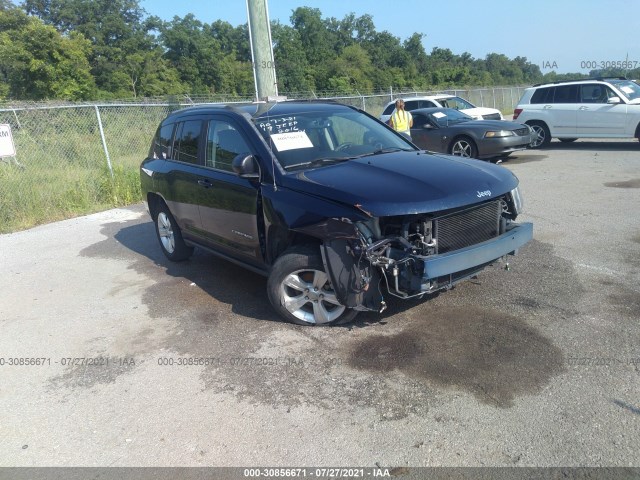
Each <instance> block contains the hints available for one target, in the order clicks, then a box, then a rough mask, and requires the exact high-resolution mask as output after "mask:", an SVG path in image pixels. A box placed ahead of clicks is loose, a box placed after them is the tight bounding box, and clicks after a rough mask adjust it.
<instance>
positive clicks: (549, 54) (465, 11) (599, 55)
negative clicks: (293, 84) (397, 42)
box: [140, 0, 640, 73]
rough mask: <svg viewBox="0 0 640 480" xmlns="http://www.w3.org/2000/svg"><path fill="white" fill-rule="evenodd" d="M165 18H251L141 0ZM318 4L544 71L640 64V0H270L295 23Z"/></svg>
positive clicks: (198, 0)
mask: <svg viewBox="0 0 640 480" xmlns="http://www.w3.org/2000/svg"><path fill="white" fill-rule="evenodd" d="M140 5H141V6H142V7H143V8H144V9H145V10H146V11H147V13H148V14H150V15H157V16H159V17H160V18H162V19H164V20H171V19H172V18H173V17H174V16H176V15H177V16H179V17H184V16H185V15H187V14H188V13H193V14H194V15H195V17H196V18H197V19H198V20H200V21H202V22H205V23H211V22H214V21H216V20H225V21H227V22H229V23H230V24H231V25H233V26H237V25H240V24H243V23H246V21H247V10H246V2H245V0H225V1H221V0H178V1H176V0H141V1H140ZM302 6H307V7H313V8H318V9H320V11H321V12H322V17H323V18H325V17H335V18H337V19H342V18H344V16H345V15H347V14H349V13H354V14H355V15H356V16H361V15H364V14H369V15H371V16H372V17H373V22H374V25H375V27H376V30H377V31H383V30H387V31H389V32H390V33H392V34H393V35H395V36H396V37H399V38H400V39H401V40H403V41H404V40H406V39H407V38H408V37H410V36H411V35H412V34H413V33H414V32H418V33H422V34H425V37H424V38H423V44H424V47H425V50H426V52H427V53H430V52H431V50H432V49H433V48H434V47H439V48H448V49H450V50H451V51H452V52H453V53H455V54H458V55H459V54H461V53H464V52H469V53H471V55H472V56H473V57H475V58H484V57H485V56H486V55H487V54H488V53H502V54H504V55H506V56H508V57H509V58H515V57H517V56H521V57H526V58H527V60H529V61H530V62H532V63H535V64H537V65H538V66H539V67H540V70H541V71H542V73H548V72H550V71H551V70H555V71H556V72H558V73H569V72H570V73H576V72H579V73H588V72H589V70H592V69H596V68H601V67H604V66H607V62H617V61H625V60H629V61H630V62H632V63H633V64H634V65H635V66H634V67H633V68H639V67H640V0H618V1H616V2H607V1H606V0H535V1H524V0H519V1H513V0H511V1H508V0H485V1H477V0H447V1H442V0H417V1H416V0H413V1H411V2H400V1H398V0H366V1H365V0H324V1H319V0H306V1H302V0H268V8H269V16H270V18H271V20H279V21H280V22H281V23H283V24H286V25H290V21H289V18H290V16H291V12H292V11H293V10H294V9H296V8H297V7H302Z"/></svg>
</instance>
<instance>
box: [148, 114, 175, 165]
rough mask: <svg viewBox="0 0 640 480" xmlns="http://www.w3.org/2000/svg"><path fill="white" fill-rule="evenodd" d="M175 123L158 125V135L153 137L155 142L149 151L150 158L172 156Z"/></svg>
mask: <svg viewBox="0 0 640 480" xmlns="http://www.w3.org/2000/svg"><path fill="white" fill-rule="evenodd" d="M173 126H174V125H173V123H169V124H167V125H162V126H160V127H158V131H157V132H156V136H155V137H153V144H152V145H151V151H150V152H149V157H150V158H162V159H165V158H170V157H171V137H172V136H173Z"/></svg>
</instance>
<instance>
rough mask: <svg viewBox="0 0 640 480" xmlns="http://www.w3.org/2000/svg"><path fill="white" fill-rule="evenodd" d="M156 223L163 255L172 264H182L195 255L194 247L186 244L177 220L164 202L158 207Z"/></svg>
mask: <svg viewBox="0 0 640 480" xmlns="http://www.w3.org/2000/svg"><path fill="white" fill-rule="evenodd" d="M154 223H155V226H156V235H157V236H158V241H159V242H160V248H161V249H162V253H164V254H165V256H166V257H167V258H168V259H169V260H171V261H172V262H181V261H183V260H186V259H187V258H189V257H190V256H191V255H192V254H193V247H190V246H188V245H187V244H186V243H184V239H183V238H182V231H181V230H180V227H179V226H178V224H177V223H176V220H175V218H173V215H171V212H170V211H169V207H167V205H166V204H165V203H164V202H160V204H159V205H158V211H157V212H156V218H155V219H154Z"/></svg>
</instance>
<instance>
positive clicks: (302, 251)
mask: <svg viewBox="0 0 640 480" xmlns="http://www.w3.org/2000/svg"><path fill="white" fill-rule="evenodd" d="M267 294H268V296H269V301H270V302H271V305H273V308H274V309H275V310H276V311H277V312H278V313H279V314H280V315H281V316H282V317H283V318H285V319H286V320H287V321H289V322H291V323H296V324H298V325H325V326H328V325H340V324H343V323H348V322H350V321H351V320H353V319H354V317H355V316H356V315H357V314H358V311H357V310H353V309H350V308H347V307H345V306H344V305H341V304H340V303H339V302H338V300H337V298H336V296H335V292H334V290H333V287H332V286H331V283H330V281H329V278H328V276H327V274H326V273H325V271H324V265H323V263H322V258H321V257H320V251H319V249H318V247H315V248H313V247H310V246H300V247H293V248H291V249H289V250H287V251H286V252H285V253H284V254H282V255H281V256H280V257H279V258H278V259H277V260H276V262H275V263H274V264H273V267H272V269H271V274H270V275H269V280H268V281H267Z"/></svg>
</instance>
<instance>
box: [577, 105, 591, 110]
mask: <svg viewBox="0 0 640 480" xmlns="http://www.w3.org/2000/svg"><path fill="white" fill-rule="evenodd" d="M578 110H589V107H585V106H582V107H580V108H579V109H578Z"/></svg>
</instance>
